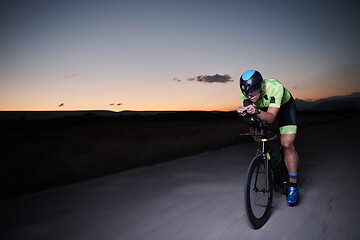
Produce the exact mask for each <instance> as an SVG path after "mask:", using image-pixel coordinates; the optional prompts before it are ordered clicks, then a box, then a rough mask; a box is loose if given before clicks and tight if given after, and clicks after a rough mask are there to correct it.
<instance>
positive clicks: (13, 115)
mask: <svg viewBox="0 0 360 240" xmlns="http://www.w3.org/2000/svg"><path fill="white" fill-rule="evenodd" d="M84 114H96V115H98V116H107V117H109V116H114V115H116V114H118V113H116V112H112V111H100V110H99V111H0V120H14V119H29V120H43V119H50V118H61V117H66V116H75V117H76V116H82V115H84Z"/></svg>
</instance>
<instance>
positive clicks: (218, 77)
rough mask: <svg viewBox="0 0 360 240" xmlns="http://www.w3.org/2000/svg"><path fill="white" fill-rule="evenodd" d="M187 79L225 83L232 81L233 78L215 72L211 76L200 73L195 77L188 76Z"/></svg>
mask: <svg viewBox="0 0 360 240" xmlns="http://www.w3.org/2000/svg"><path fill="white" fill-rule="evenodd" d="M188 80H189V81H194V80H196V81H198V82H205V83H227V82H233V81H234V80H232V79H231V77H230V76H229V75H227V74H225V75H219V74H215V75H213V76H211V75H200V76H197V77H196V79H193V78H191V80H190V78H189V79H188Z"/></svg>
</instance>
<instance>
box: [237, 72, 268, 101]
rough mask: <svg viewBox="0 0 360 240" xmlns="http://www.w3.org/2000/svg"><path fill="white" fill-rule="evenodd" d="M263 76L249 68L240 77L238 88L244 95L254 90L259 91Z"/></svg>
mask: <svg viewBox="0 0 360 240" xmlns="http://www.w3.org/2000/svg"><path fill="white" fill-rule="evenodd" d="M262 82H263V77H262V76H261V74H260V73H259V72H258V71H256V70H249V71H246V72H245V73H243V75H241V77H240V89H241V91H242V92H243V94H245V95H246V96H248V95H249V93H251V92H255V91H256V90H258V91H261V87H262Z"/></svg>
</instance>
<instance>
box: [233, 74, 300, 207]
mask: <svg viewBox="0 0 360 240" xmlns="http://www.w3.org/2000/svg"><path fill="white" fill-rule="evenodd" d="M240 89H241V94H240V99H241V100H242V101H243V102H244V100H247V99H250V101H251V103H252V104H250V105H248V106H246V104H243V106H242V107H239V108H238V110H237V111H238V113H239V115H240V116H245V115H246V114H256V115H257V117H258V118H259V119H260V120H262V121H264V122H266V123H271V122H273V121H274V120H275V119H276V117H277V119H278V123H279V127H280V134H281V145H282V147H283V149H284V155H285V163H286V167H287V169H288V172H289V185H288V187H287V188H288V191H287V198H286V199H287V203H288V204H289V205H290V206H294V205H295V204H296V203H297V202H298V200H299V193H298V189H299V188H298V181H297V172H298V164H299V157H298V154H297V151H296V149H295V144H294V141H295V136H296V130H297V126H296V106H295V100H294V99H293V97H292V96H291V93H290V92H289V91H288V90H287V89H286V88H284V86H283V85H282V84H281V83H280V82H279V81H278V80H277V79H274V78H269V79H263V77H262V76H261V74H260V73H259V72H258V71H256V70H249V71H246V72H245V73H244V74H242V75H241V77H240ZM247 101H249V100H247ZM251 131H254V129H251Z"/></svg>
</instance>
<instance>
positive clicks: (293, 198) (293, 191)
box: [286, 187, 299, 207]
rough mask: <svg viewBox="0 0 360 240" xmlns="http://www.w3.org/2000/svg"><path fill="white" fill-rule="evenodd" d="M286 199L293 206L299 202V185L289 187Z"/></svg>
mask: <svg viewBox="0 0 360 240" xmlns="http://www.w3.org/2000/svg"><path fill="white" fill-rule="evenodd" d="M286 201H287V203H288V204H289V206H291V207H293V206H295V205H296V204H297V203H298V201H299V187H288V192H287V198H286Z"/></svg>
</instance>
